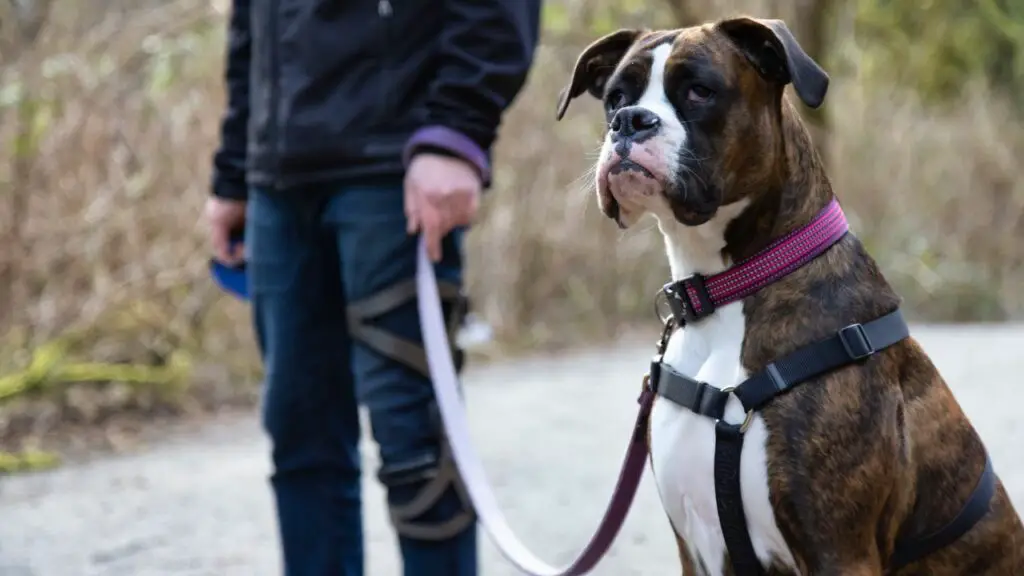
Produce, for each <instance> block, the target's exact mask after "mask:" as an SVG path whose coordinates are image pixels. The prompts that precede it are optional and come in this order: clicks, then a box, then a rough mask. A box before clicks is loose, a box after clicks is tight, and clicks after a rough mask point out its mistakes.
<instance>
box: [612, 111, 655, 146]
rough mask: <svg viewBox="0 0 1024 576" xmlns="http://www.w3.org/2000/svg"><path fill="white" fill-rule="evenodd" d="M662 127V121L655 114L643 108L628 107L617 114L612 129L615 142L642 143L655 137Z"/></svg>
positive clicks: (613, 118) (613, 119)
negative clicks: (624, 140) (627, 140)
mask: <svg viewBox="0 0 1024 576" xmlns="http://www.w3.org/2000/svg"><path fill="white" fill-rule="evenodd" d="M660 126H661V119H660V118H658V115H657V114H655V113H654V112H651V111H650V110H648V109H647V108H644V107H642V106H627V107H626V108H623V109H621V110H619V111H618V112H616V113H615V116H613V117H612V123H611V126H610V128H611V131H612V138H613V139H614V140H621V139H625V138H629V139H630V140H632V141H634V142H641V141H643V140H646V139H647V138H650V137H651V136H654V134H655V133H656V132H657V131H658V128H659V127H660Z"/></svg>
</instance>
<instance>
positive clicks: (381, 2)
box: [377, 0, 395, 121]
mask: <svg viewBox="0 0 1024 576" xmlns="http://www.w3.org/2000/svg"><path fill="white" fill-rule="evenodd" d="M394 14H395V9H394V6H392V4H391V0H377V16H378V17H380V19H381V24H382V27H383V30H384V33H383V38H382V44H383V46H382V49H381V52H380V54H381V62H380V64H381V65H380V97H379V99H378V102H380V114H379V115H380V117H381V120H384V121H386V120H387V115H388V114H389V112H390V110H391V94H390V92H391V90H390V86H389V84H388V77H389V76H390V74H391V59H390V58H389V57H388V54H389V53H390V41H391V19H392V18H393V17H394Z"/></svg>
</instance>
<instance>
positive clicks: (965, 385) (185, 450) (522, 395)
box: [0, 326, 1024, 576]
mask: <svg viewBox="0 0 1024 576" xmlns="http://www.w3.org/2000/svg"><path fill="white" fill-rule="evenodd" d="M914 333H915V336H917V337H918V338H919V339H920V341H921V342H922V343H923V345H924V346H925V348H926V349H927V350H928V352H929V353H930V354H931V355H932V358H933V359H934V361H935V362H936V364H938V365H939V368H940V369H941V370H942V371H943V374H944V375H945V376H946V379H947V380H948V381H949V382H950V383H951V384H952V386H953V387H954V390H955V392H956V394H957V397H958V398H959V400H960V402H961V404H962V405H963V407H964V409H965V410H966V411H967V413H968V414H969V415H970V416H971V418H972V419H973V421H974V423H975V425H976V426H977V428H978V430H979V431H980V433H981V435H982V437H983V438H984V439H985V440H986V442H987V443H988V446H989V449H990V451H991V454H992V458H993V460H994V462H995V465H996V468H997V470H998V472H999V474H1000V475H1001V477H1002V479H1003V481H1004V482H1005V483H1006V485H1007V486H1008V487H1009V489H1010V491H1011V495H1012V497H1013V499H1014V502H1015V503H1016V506H1017V507H1018V509H1020V510H1022V511H1024V461H1021V460H1018V459H1017V458H1019V454H1020V453H1021V451H1020V445H1019V444H1018V443H1021V442H1024V423H1022V422H1021V420H1020V418H1019V415H1018V413H1017V411H1016V409H1015V406H1016V403H1015V402H1013V401H1000V399H1001V398H1006V399H1011V398H1014V397H1016V396H1017V395H1019V394H1021V389H1020V386H1021V384H1024V379H1022V377H1021V374H1022V373H1024V326H1019V327H969V328H955V329H954V328H948V327H923V326H916V327H915V328H914ZM650 352H651V348H650V342H637V341H635V340H631V341H628V342H623V343H621V344H620V345H618V346H614V347H607V348H601V349H592V350H590V351H587V352H582V353H573V354H564V355H559V356H558V357H535V358H532V359H529V360H524V361H518V362H516V363H515V364H498V365H492V366H487V367H483V368H479V369H476V370H471V371H470V372H469V373H468V374H467V380H468V382H469V383H470V385H469V386H468V392H467V394H468V398H469V402H470V405H471V410H472V414H471V415H470V420H471V422H472V424H473V427H474V428H475V430H474V432H475V434H476V437H475V440H476V442H477V443H478V447H479V450H480V451H481V452H482V454H483V457H484V458H485V460H486V465H487V466H488V470H489V473H490V475H491V478H492V480H493V481H494V483H495V485H496V490H497V492H498V497H499V499H500V500H501V501H502V502H503V504H504V506H505V508H506V510H507V514H508V516H509V518H510V520H511V522H512V523H513V525H514V526H515V527H516V528H517V529H518V530H519V531H521V533H522V534H524V538H525V539H526V541H527V543H528V544H530V545H532V546H534V547H535V548H536V549H537V551H538V552H539V553H541V554H542V556H543V557H545V558H547V559H549V561H553V562H567V561H568V560H570V558H571V556H572V555H573V554H575V553H576V551H577V550H578V548H579V547H580V546H581V545H582V543H583V540H584V538H585V537H587V536H588V534H589V531H590V530H591V529H592V528H593V526H594V525H595V523H596V522H597V520H598V517H599V514H600V513H601V509H602V508H603V506H604V503H605V499H606V498H607V497H608V494H609V491H610V490H611V487H612V482H613V480H614V476H615V473H616V470H617V467H618V465H619V458H620V457H621V455H622V450H623V449H624V446H625V441H626V438H627V434H628V432H629V426H630V421H631V419H632V418H633V417H634V415H635V413H634V410H635V406H636V404H635V401H634V400H635V396H636V393H637V389H638V386H639V377H640V375H641V374H642V371H643V370H644V369H645V364H646V362H647V359H648V358H649V356H650ZM552 400H553V401H552ZM1014 453H1016V454H1018V456H1017V457H1016V458H1015V457H1014V456H1013V454H1014ZM364 454H365V456H366V460H367V468H366V469H367V470H372V469H374V468H375V467H376V462H375V461H374V460H375V451H374V450H373V448H372V445H369V444H367V445H365V446H364ZM268 472H269V466H268V460H267V445H266V442H265V440H264V438H263V437H262V435H261V434H260V431H259V428H258V426H257V422H256V418H255V416H254V415H252V414H244V415H234V416H227V417H224V418H222V419H220V420H218V421H216V422H213V423H211V424H209V425H206V426H203V427H202V428H201V429H197V430H192V431H189V432H187V433H182V434H176V435H174V437H172V438H168V439H167V440H166V441H165V442H163V443H161V444H160V445H158V446H151V447H149V448H148V449H147V450H146V451H144V452H143V453H138V454H131V455H125V456H121V457H115V458H107V459H101V460H97V461H93V462H90V463H86V464H81V465H73V466H69V467H67V468H64V469H61V470H57V471H54V472H51V473H44V474H37V475H26V476H20V477H13V478H8V479H4V480H2V484H0V576H30V575H31V576H93V575H103V576H121V575H124V576H158V575H159V576H167V575H182V576H186V575H187V576H200V575H203V576H236V575H237V576H272V575H277V574H280V573H281V571H280V568H279V562H280V557H279V553H278V550H277V534H276V529H275V526H274V517H273V509H272V501H271V496H270V492H269V487H268V485H267V482H266V477H267V474H268ZM367 477H368V478H369V479H368V480H367V483H366V492H365V515H366V521H367V533H368V539H369V544H368V549H367V550H368V552H367V554H368V560H367V568H368V570H367V573H368V574H370V575H373V576H391V575H396V576H397V575H398V574H400V570H399V567H398V564H397V563H396V560H397V558H396V556H397V555H396V552H395V544H394V540H393V537H392V535H391V533H390V530H389V528H388V526H387V525H386V523H385V516H384V510H383V505H382V504H383V493H382V492H381V490H380V488H379V487H378V486H377V485H376V484H375V483H374V482H373V481H372V475H370V474H367ZM482 541H483V542H484V545H483V551H482V565H483V566H484V569H483V571H482V573H483V574H484V575H487V576H504V575H512V574H515V573H516V572H515V571H514V570H513V569H512V568H511V567H510V566H508V565H507V564H506V563H504V562H503V561H502V559H501V558H500V557H499V556H498V554H497V553H496V551H495V550H494V549H493V547H492V546H491V544H490V541H489V540H488V539H487V538H486V537H484V538H482ZM676 566H677V561H676V558H675V544H674V542H673V540H672V538H671V535H670V532H669V528H668V526H667V522H666V520H665V517H664V515H663V513H662V512H661V510H660V507H659V505H658V500H657V496H656V494H655V493H654V490H653V483H652V482H651V478H650V476H649V475H648V476H646V477H645V481H644V484H643V486H642V487H641V493H640V495H639V497H638V501H637V503H636V505H635V507H634V509H633V511H632V513H631V515H630V517H629V519H628V521H627V524H626V526H625V528H624V529H623V532H622V533H621V535H620V537H619V539H618V541H617V543H616V545H615V547H614V549H613V551H612V553H611V555H610V556H609V557H608V558H606V559H605V561H604V562H603V563H602V564H601V565H600V566H599V567H598V568H597V570H596V571H595V572H594V573H595V574H598V575H601V574H604V575H615V576H629V575H633V574H648V575H649V574H674V573H677V568H676Z"/></svg>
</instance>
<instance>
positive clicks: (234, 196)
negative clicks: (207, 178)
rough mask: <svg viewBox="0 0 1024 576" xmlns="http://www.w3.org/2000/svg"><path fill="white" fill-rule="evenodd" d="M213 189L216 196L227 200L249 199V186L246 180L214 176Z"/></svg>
mask: <svg viewBox="0 0 1024 576" xmlns="http://www.w3.org/2000/svg"><path fill="white" fill-rule="evenodd" d="M212 191H213V195H214V196H216V197H218V198H224V199H225V200H241V201H243V202H244V201H246V200H248V199H249V187H248V185H246V183H245V182H244V181H242V182H239V181H237V180H231V179H227V178H218V177H217V176H214V177H213V186H212Z"/></svg>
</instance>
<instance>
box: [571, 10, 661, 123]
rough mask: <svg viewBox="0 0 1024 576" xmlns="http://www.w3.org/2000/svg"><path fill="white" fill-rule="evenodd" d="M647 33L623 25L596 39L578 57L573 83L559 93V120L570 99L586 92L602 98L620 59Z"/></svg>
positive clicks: (573, 73)
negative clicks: (606, 84) (622, 27)
mask: <svg viewBox="0 0 1024 576" xmlns="http://www.w3.org/2000/svg"><path fill="white" fill-rule="evenodd" d="M642 33H643V31H642V30H634V29H622V30H619V31H617V32H612V33H611V34H608V35H607V36H604V37H603V38H599V39H598V40H595V41H594V42H593V43H591V44H590V46H587V48H586V49H585V50H584V51H583V52H582V53H581V54H580V56H579V58H577V59H576V67H575V68H574V69H573V72H572V78H571V79H570V80H569V85H568V86H566V87H565V89H564V90H562V93H561V94H559V95H558V110H557V113H556V118H557V119H558V120H561V119H562V116H565V111H566V110H567V109H568V108H569V102H571V101H572V100H573V98H576V97H577V96H579V95H581V94H583V93H584V92H589V93H590V94H591V95H592V96H593V97H594V98H601V97H602V96H603V94H604V85H605V82H607V81H608V78H609V77H610V76H611V75H612V72H613V71H614V70H615V67H616V66H617V65H618V64H619V60H622V57H623V56H625V55H626V51H627V50H629V47H630V46H632V45H633V42H635V41H636V39H637V38H638V37H639V36H640V35H641V34H642Z"/></svg>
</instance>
